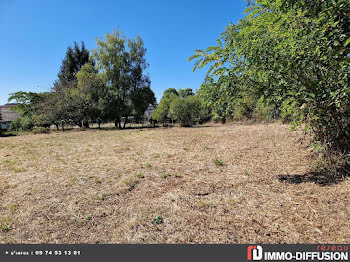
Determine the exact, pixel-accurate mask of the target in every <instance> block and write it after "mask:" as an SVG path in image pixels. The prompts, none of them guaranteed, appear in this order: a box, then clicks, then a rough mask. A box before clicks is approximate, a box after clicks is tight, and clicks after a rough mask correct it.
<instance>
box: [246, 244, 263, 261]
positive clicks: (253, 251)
mask: <svg viewBox="0 0 350 262" xmlns="http://www.w3.org/2000/svg"><path fill="white" fill-rule="evenodd" d="M247 255H248V260H261V259H262V258H263V249H262V247H261V246H248V254H247Z"/></svg>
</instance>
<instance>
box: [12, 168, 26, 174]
mask: <svg viewBox="0 0 350 262" xmlns="http://www.w3.org/2000/svg"><path fill="white" fill-rule="evenodd" d="M12 171H13V172H14V173H21V172H25V171H27V170H26V169H25V168H23V167H15V168H13V169H12Z"/></svg>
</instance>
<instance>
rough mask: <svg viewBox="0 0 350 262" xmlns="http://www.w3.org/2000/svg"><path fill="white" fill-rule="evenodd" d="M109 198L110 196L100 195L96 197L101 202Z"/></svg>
mask: <svg viewBox="0 0 350 262" xmlns="http://www.w3.org/2000/svg"><path fill="white" fill-rule="evenodd" d="M109 196H110V194H100V195H97V199H98V200H101V201H103V200H106V199H107V198H108V197H109Z"/></svg>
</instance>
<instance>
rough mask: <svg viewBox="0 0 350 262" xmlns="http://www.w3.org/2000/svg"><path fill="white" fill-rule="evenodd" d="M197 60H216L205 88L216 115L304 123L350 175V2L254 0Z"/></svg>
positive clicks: (331, 160) (325, 154) (332, 162)
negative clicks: (282, 119) (240, 17)
mask: <svg viewBox="0 0 350 262" xmlns="http://www.w3.org/2000/svg"><path fill="white" fill-rule="evenodd" d="M189 60H195V65H194V70H196V69H200V68H203V67H204V66H207V65H208V66H209V70H208V73H207V77H206V79H205V80H204V82H203V84H202V85H201V87H200V90H199V92H198V93H199V96H200V97H201V98H202V101H203V103H204V104H205V105H207V106H208V107H209V108H210V109H211V110H212V112H213V114H214V116H215V117H216V118H219V119H222V120H223V121H225V119H227V118H232V117H233V118H234V117H235V116H237V115H238V116H239V115H241V116H242V115H243V116H245V117H247V118H253V117H255V116H256V115H259V114H260V115H263V116H264V115H265V117H266V116H267V117H268V118H269V119H274V118H276V117H277V118H278V117H282V118H284V119H287V120H289V121H291V123H292V127H298V126H301V125H303V126H305V127H306V130H307V131H309V132H311V133H312V135H313V138H314V143H313V145H314V149H315V151H317V152H319V153H321V156H322V159H323V160H325V161H326V163H327V166H330V167H331V169H332V173H336V174H342V175H344V174H345V175H348V174H350V168H349V166H350V85H349V83H350V81H349V80H350V72H349V71H350V1H348V0H332V1H323V0H284V1H280V0H255V1H248V5H247V8H246V15H245V17H244V18H243V19H241V20H239V21H238V23H237V24H233V23H231V24H230V25H228V26H227V27H226V30H225V31H224V32H223V33H222V34H221V37H220V38H219V39H218V40H217V45H216V46H212V47H208V48H207V49H206V50H200V49H198V50H196V51H195V54H194V55H193V56H192V57H190V58H189ZM338 171H339V172H338Z"/></svg>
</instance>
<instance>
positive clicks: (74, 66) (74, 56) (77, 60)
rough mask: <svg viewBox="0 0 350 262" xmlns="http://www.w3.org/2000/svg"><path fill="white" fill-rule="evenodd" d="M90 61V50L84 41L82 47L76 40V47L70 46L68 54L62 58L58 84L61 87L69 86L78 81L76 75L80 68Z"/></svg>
mask: <svg viewBox="0 0 350 262" xmlns="http://www.w3.org/2000/svg"><path fill="white" fill-rule="evenodd" d="M88 62H89V51H88V50H87V49H86V48H85V44H84V42H81V48H80V47H79V45H78V44H77V43H76V42H74V47H71V46H69V47H68V48H67V51H66V56H65V57H64V59H63V60H62V64H61V67H60V71H59V73H58V81H57V86H58V87H59V88H65V87H68V86H69V85H70V84H71V82H76V75H77V73H78V72H79V71H80V69H81V68H82V67H83V65H85V64H86V63H88Z"/></svg>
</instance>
